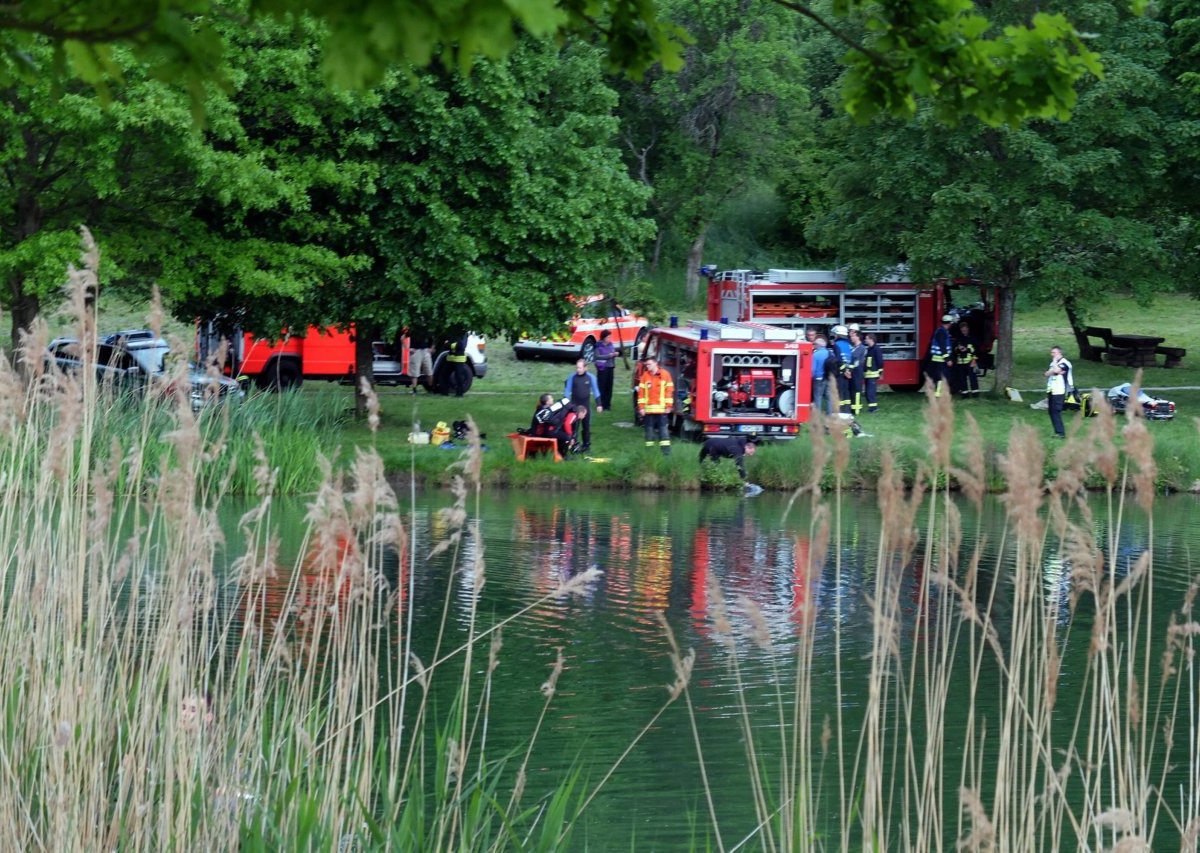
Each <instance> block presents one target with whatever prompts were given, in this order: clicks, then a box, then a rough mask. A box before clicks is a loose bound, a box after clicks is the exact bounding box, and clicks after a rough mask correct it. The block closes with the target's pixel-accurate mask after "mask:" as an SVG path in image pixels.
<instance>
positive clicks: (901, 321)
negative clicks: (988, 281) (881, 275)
mask: <svg viewBox="0 0 1200 853" xmlns="http://www.w3.org/2000/svg"><path fill="white" fill-rule="evenodd" d="M997 307H998V306H997V304H996V300H995V298H994V290H993V289H992V288H989V287H986V286H984V285H981V284H980V283H979V282H977V281H970V280H955V281H953V282H946V281H944V282H938V283H936V284H925V285H918V284H914V283H913V282H911V281H909V280H908V279H907V278H906V277H905V276H895V277H892V278H888V279H885V280H883V281H880V282H878V283H876V284H871V285H866V286H864V287H850V286H849V285H847V284H846V280H845V277H844V276H843V275H842V274H841V273H840V272H837V271H834V270H781V269H772V270H767V271H766V272H761V271H756V270H729V271H726V272H717V273H713V274H712V275H711V277H710V279H709V285H708V318H709V319H710V320H719V319H722V318H725V319H729V320H740V321H744V322H754V323H760V324H763V325H766V326H771V327H774V328H784V329H800V330H803V329H807V328H809V327H815V328H816V329H818V330H819V331H820V333H821V334H824V335H828V332H829V330H830V328H831V327H833V326H835V325H838V324H844V325H849V324H850V323H857V324H858V325H859V327H860V328H861V329H862V330H863V331H864V332H871V333H873V334H874V335H875V340H876V342H877V343H878V344H879V346H880V347H881V348H882V349H883V354H884V363H883V379H882V381H883V382H884V383H886V384H887V385H890V386H891V387H892V388H894V389H897V390H916V389H918V388H920V387H921V384H922V382H923V379H922V376H921V362H922V360H923V359H924V358H925V355H926V352H927V350H928V349H929V339H930V338H931V337H933V333H934V330H936V329H937V328H938V326H939V325H941V319H942V317H943V316H945V315H947V314H949V315H951V316H953V317H955V319H956V321H958V320H965V321H966V322H967V323H968V324H970V327H971V335H972V337H973V338H974V340H975V343H976V347H977V355H978V359H979V368H980V369H981V370H988V369H990V368H991V367H992V366H993V356H992V347H993V344H994V342H995V333H994V329H995V328H996V313H995V312H996V310H997Z"/></svg>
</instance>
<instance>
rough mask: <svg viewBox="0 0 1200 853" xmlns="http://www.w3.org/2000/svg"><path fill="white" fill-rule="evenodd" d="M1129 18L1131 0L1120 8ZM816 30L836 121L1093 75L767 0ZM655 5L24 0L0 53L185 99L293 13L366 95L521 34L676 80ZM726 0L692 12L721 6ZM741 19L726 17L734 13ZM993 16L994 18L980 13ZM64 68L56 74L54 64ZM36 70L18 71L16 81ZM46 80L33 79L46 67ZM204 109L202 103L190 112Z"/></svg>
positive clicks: (1072, 34) (1044, 18)
mask: <svg viewBox="0 0 1200 853" xmlns="http://www.w3.org/2000/svg"><path fill="white" fill-rule="evenodd" d="M1129 2H1131V3H1132V4H1133V5H1134V6H1135V7H1136V6H1138V5H1140V3H1141V2H1142V0H1129ZM776 3H777V4H778V5H779V6H781V7H785V8H787V9H789V10H791V11H793V12H794V13H797V14H799V15H802V16H804V17H806V18H808V19H811V20H813V21H816V22H817V23H818V24H819V25H820V26H822V27H823V28H825V29H826V30H827V31H828V32H830V33H833V34H834V35H835V36H836V37H837V38H838V39H839V40H840V42H841V44H842V45H843V47H845V48H846V51H845V56H844V60H845V61H846V63H847V64H848V67H849V73H848V76H847V80H846V86H845V89H844V93H843V94H844V103H845V106H846V108H847V109H848V110H849V111H850V112H851V113H852V114H854V115H857V116H858V117H859V118H860V119H866V118H869V117H870V116H872V115H874V114H876V113H878V112H886V113H889V114H892V115H898V116H911V115H913V114H914V113H915V111H916V109H917V103H918V99H924V100H926V101H928V102H932V103H933V104H934V109H935V110H936V111H937V112H938V113H939V114H940V115H942V116H943V117H944V118H945V119H946V120H947V121H950V122H955V121H957V120H958V119H959V118H961V117H962V116H967V115H969V116H974V117H976V118H978V119H981V120H983V121H985V122H988V123H991V124H1001V123H1010V122H1014V121H1017V120H1020V119H1022V118H1024V117H1027V116H1043V117H1045V116H1050V115H1056V116H1063V115H1065V114H1066V113H1067V112H1069V111H1070V110H1071V108H1072V107H1073V105H1074V100H1075V88H1074V87H1075V85H1076V83H1077V82H1079V80H1080V79H1082V78H1083V77H1085V76H1087V75H1094V74H1096V73H1098V71H1099V66H1098V65H1097V62H1096V54H1095V53H1094V52H1093V51H1092V50H1091V49H1090V48H1089V46H1088V43H1087V41H1086V37H1085V36H1084V35H1082V34H1081V33H1080V31H1078V30H1077V29H1076V28H1075V26H1074V25H1073V24H1072V23H1071V22H1070V21H1069V20H1068V19H1067V18H1066V17H1064V16H1063V15H1061V14H1051V13H1049V12H1045V11H1040V10H1035V12H1034V13H1032V14H1031V16H1030V18H1029V19H1028V20H1022V21H1011V22H1007V26H1005V27H1004V28H1003V29H1000V28H999V27H993V26H991V23H994V22H995V21H996V20H997V19H996V17H995V16H994V17H993V19H992V20H991V21H989V19H988V18H986V17H984V13H983V12H982V11H981V9H980V6H984V5H987V6H990V4H980V6H977V5H976V4H975V3H973V2H972V0H892V2H888V3H877V2H874V0H832V2H824V0H817V2H811V3H806V2H799V0H776ZM658 5H659V4H658V3H656V2H654V0H522V2H520V3H510V2H500V1H499V0H459V2H453V3H449V2H446V3H428V2H424V0H358V2H343V0H249V2H228V0H225V2H222V0H106V2H103V3H80V2H75V0H22V2H18V3H9V4H5V5H0V53H6V54H7V55H9V56H10V57H13V58H15V59H17V60H18V61H19V62H20V61H22V60H24V59H25V57H26V55H25V53H24V52H23V48H24V46H25V44H27V43H28V39H29V38H30V37H32V36H34V35H37V36H42V37H46V38H49V39H51V40H52V41H53V43H54V44H55V45H57V46H58V47H59V49H60V50H59V56H60V58H62V59H64V60H67V61H69V63H70V64H71V66H72V68H73V69H74V72H75V73H76V74H77V75H79V76H81V77H82V78H83V79H86V80H89V81H91V82H95V83H97V84H103V82H104V81H105V80H108V79H111V78H112V77H113V76H114V73H115V72H116V71H118V70H119V69H118V68H117V67H116V64H115V63H114V62H113V61H112V54H111V45H113V44H123V45H125V46H128V47H131V48H132V49H134V50H136V51H137V52H138V54H139V56H140V57H141V58H142V59H143V60H144V61H146V62H148V63H149V64H150V67H151V68H152V69H154V71H155V73H156V74H158V75H159V76H160V77H162V78H164V79H175V80H182V81H185V82H187V83H188V84H190V85H191V86H192V88H193V91H194V92H195V91H198V90H199V88H200V87H201V85H202V84H203V83H204V82H206V81H208V80H211V79H214V78H217V77H220V75H221V73H222V61H223V60H222V50H223V48H224V46H225V39H226V38H227V33H228V31H227V30H224V29H222V28H221V27H220V22H221V21H222V20H223V19H226V18H229V17H235V18H240V19H244V20H245V22H246V23H247V25H249V24H251V23H252V22H254V21H255V20H261V19H262V18H263V17H264V16H269V15H286V14H304V15H309V16H312V17H314V18H316V19H318V20H320V21H322V22H323V23H324V24H326V26H327V29H326V32H327V37H326V42H325V47H326V50H327V53H326V56H327V62H326V70H327V73H328V74H329V76H330V77H331V78H332V79H335V80H337V81H340V82H343V83H348V84H352V85H359V86H362V85H366V84H371V83H374V82H377V81H378V80H380V79H381V78H382V76H383V75H384V73H385V72H386V70H387V68H388V67H389V65H391V64H393V63H397V62H400V63H412V64H416V65H419V66H423V65H426V64H428V63H429V62H430V60H431V59H433V58H434V57H441V58H442V59H443V61H445V62H446V63H447V64H448V65H458V66H460V67H466V66H467V65H469V64H470V62H471V61H472V60H473V58H474V57H475V56H476V55H483V56H490V57H493V58H494V57H499V56H501V55H504V54H505V53H507V52H508V51H510V50H512V49H513V47H514V46H515V45H516V43H517V40H518V33H519V32H528V33H531V34H533V35H535V36H539V37H544V36H550V35H555V36H558V37H560V38H562V37H564V36H567V35H571V34H584V35H586V36H588V37H589V38H593V39H595V40H596V41H598V42H600V43H601V44H603V45H604V48H605V51H606V54H607V57H608V61H609V64H610V65H611V66H613V67H617V68H622V69H630V70H633V71H634V72H635V73H640V72H642V71H644V70H646V69H647V68H649V67H651V66H652V65H653V64H654V63H655V62H658V61H661V62H662V64H663V65H664V66H665V67H667V68H672V69H673V68H675V67H677V64H678V63H677V60H678V49H679V39H678V38H677V33H676V31H675V30H674V29H673V28H672V27H671V26H670V25H668V24H665V23H664V22H663V20H662V19H661V18H660V16H659V14H658ZM722 5H730V4H726V3H721V2H710V3H700V4H697V6H707V7H709V8H714V9H715V8H718V7H720V6H722ZM732 5H734V6H735V7H736V4H732ZM988 14H990V9H988ZM64 64H65V63H64ZM35 68H37V66H36V65H35V64H33V63H28V64H26V69H27V71H30V72H33V73H37V72H34V69H35ZM41 71H42V72H43V73H44V69H41ZM196 102H197V103H198V102H199V99H197V100H196Z"/></svg>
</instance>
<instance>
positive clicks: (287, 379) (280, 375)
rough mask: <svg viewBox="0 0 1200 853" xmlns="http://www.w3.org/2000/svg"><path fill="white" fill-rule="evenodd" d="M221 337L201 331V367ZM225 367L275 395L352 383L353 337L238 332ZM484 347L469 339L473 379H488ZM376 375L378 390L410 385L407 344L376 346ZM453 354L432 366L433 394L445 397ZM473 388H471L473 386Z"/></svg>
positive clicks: (330, 332)
mask: <svg viewBox="0 0 1200 853" xmlns="http://www.w3.org/2000/svg"><path fill="white" fill-rule="evenodd" d="M221 340H222V335H221V334H220V333H219V332H217V331H216V329H215V327H214V326H213V325H212V324H208V325H207V326H205V327H202V328H201V330H200V332H199V334H198V335H197V355H198V356H199V357H200V361H201V362H204V361H206V359H207V358H209V357H211V356H212V355H213V354H215V353H216V352H217V351H218V349H219V347H220V343H221ZM225 340H226V346H227V353H226V367H227V371H228V373H229V375H231V376H236V377H239V378H243V377H244V378H245V379H247V380H253V381H254V382H255V383H256V384H257V385H258V387H260V388H263V389H269V390H273V391H277V390H287V389H289V388H295V387H298V386H299V385H300V384H301V383H302V382H303V381H304V380H305V379H315V380H326V381H333V382H353V381H354V375H355V349H354V347H355V338H354V331H353V330H349V331H340V330H338V329H337V328H334V327H332V326H331V327H328V328H319V327H317V326H310V327H309V328H308V329H306V330H305V332H304V334H303V335H290V334H285V335H283V336H282V337H281V339H280V340H277V341H270V340H267V339H265V338H256V337H254V336H253V335H251V334H250V333H248V332H242V331H240V330H239V331H237V332H236V333H235V334H234V335H233V336H232V337H228V336H226V337H225ZM485 345H486V344H485V341H484V339H483V338H481V337H479V336H478V335H469V336H468V338H467V357H468V361H469V362H470V363H471V367H472V378H483V377H484V376H485V375H486V374H487V358H486V356H485V355H484V347H485ZM371 347H372V352H373V355H374V364H373V365H372V367H373V372H374V374H375V382H376V384H378V385H411V384H413V379H412V377H411V376H410V375H409V373H408V338H407V337H404V338H402V339H401V342H400V346H399V347H397V348H396V350H398V351H396V350H393V348H392V347H391V346H389V345H388V344H385V343H383V342H380V341H376V342H374V343H373V344H372V345H371ZM447 355H448V353H446V352H438V353H437V354H436V355H435V356H434V363H433V389H432V390H434V391H437V392H439V393H445V391H446V390H447V389H448V386H449V380H448V377H447V373H448V372H449V369H450V366H449V363H448V362H447V361H446V357H447ZM468 387H470V386H469V385H468Z"/></svg>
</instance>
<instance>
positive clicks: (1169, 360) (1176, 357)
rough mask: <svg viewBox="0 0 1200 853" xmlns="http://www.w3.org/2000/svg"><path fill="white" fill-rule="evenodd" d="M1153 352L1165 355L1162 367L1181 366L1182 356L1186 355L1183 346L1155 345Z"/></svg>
mask: <svg viewBox="0 0 1200 853" xmlns="http://www.w3.org/2000/svg"><path fill="white" fill-rule="evenodd" d="M1154 354H1155V355H1161V356H1164V357H1165V358H1164V359H1163V367H1182V366H1183V357H1184V356H1185V355H1187V350H1185V349H1184V348H1183V347H1155V348H1154Z"/></svg>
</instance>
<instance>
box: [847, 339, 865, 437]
mask: <svg viewBox="0 0 1200 853" xmlns="http://www.w3.org/2000/svg"><path fill="white" fill-rule="evenodd" d="M850 347H851V349H850V363H849V364H848V365H846V366H847V367H848V368H849V369H850V411H851V412H852V413H853V414H854V416H855V417H858V416H859V415H860V414H861V413H862V407H863V393H864V390H865V389H864V384H865V382H866V362H867V345H866V344H864V343H863V339H862V333H861V332H859V331H858V329H851V330H850Z"/></svg>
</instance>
